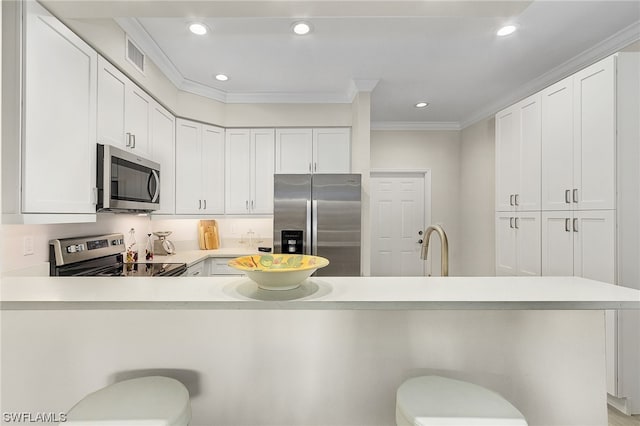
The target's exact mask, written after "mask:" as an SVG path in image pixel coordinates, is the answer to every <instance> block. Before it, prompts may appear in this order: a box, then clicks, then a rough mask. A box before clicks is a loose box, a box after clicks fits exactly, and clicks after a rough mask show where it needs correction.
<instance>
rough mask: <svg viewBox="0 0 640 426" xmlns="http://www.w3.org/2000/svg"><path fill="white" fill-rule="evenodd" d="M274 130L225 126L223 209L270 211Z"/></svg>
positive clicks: (271, 208) (231, 211)
mask: <svg viewBox="0 0 640 426" xmlns="http://www.w3.org/2000/svg"><path fill="white" fill-rule="evenodd" d="M274 153H275V130H274V129H227V130H226V138H225V158H226V161H225V163H226V166H227V167H226V169H225V211H226V213H229V214H273V171H274Z"/></svg>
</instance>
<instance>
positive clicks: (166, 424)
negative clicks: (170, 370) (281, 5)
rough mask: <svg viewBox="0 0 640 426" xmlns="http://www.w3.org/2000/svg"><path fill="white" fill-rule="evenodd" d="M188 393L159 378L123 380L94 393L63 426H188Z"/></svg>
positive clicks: (70, 414)
mask: <svg viewBox="0 0 640 426" xmlns="http://www.w3.org/2000/svg"><path fill="white" fill-rule="evenodd" d="M190 421H191V403H190V402H189V391H187V388H186V387H185V386H184V385H183V384H182V383H180V382H179V381H177V380H175V379H171V378H169V377H161V376H151V377H141V378H137V379H130V380H124V381H121V382H118V383H114V384H112V385H110V386H107V387H104V388H102V389H99V390H97V391H96V392H93V393H91V394H89V395H87V396H86V397H84V398H83V399H82V400H81V401H80V402H78V403H77V404H76V405H74V406H73V408H71V410H69V412H68V413H67V417H66V421H65V422H64V423H60V425H64V426H80V425H82V426H98V425H100V426H124V425H128V426H187V425H188V424H189V422H190Z"/></svg>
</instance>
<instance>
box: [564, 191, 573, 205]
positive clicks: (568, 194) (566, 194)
mask: <svg viewBox="0 0 640 426" xmlns="http://www.w3.org/2000/svg"><path fill="white" fill-rule="evenodd" d="M564 202H565V203H567V204H569V203H571V190H570V189H567V190H566V191H564Z"/></svg>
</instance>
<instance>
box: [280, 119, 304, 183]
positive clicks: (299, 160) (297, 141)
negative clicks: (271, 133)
mask: <svg viewBox="0 0 640 426" xmlns="http://www.w3.org/2000/svg"><path fill="white" fill-rule="evenodd" d="M312 158H313V132H312V130H311V129H277V130H276V173H293V174H306V173H311V171H312V170H311V166H312V164H311V163H312Z"/></svg>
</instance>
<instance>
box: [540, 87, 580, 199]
mask: <svg viewBox="0 0 640 426" xmlns="http://www.w3.org/2000/svg"><path fill="white" fill-rule="evenodd" d="M541 108H542V209H543V210H571V209H572V199H571V195H572V190H573V188H574V185H573V79H572V77H569V78H566V79H564V80H562V81H559V82H558V83H556V84H554V85H552V86H550V87H548V88H547V89H545V90H544V91H542V94H541Z"/></svg>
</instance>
